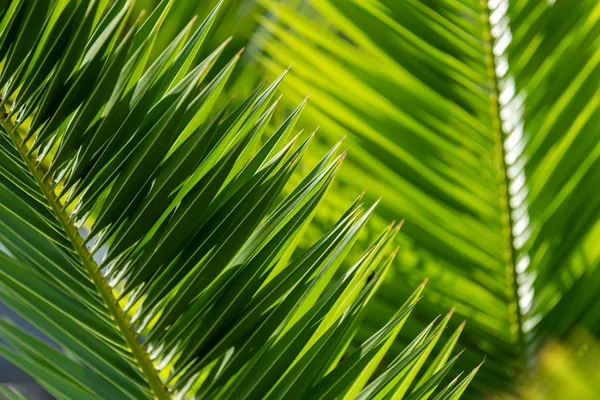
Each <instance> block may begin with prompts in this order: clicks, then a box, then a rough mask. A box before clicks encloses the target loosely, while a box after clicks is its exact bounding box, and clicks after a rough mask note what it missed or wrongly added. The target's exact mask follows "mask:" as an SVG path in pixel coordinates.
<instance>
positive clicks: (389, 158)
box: [136, 0, 600, 399]
mask: <svg viewBox="0 0 600 400" xmlns="http://www.w3.org/2000/svg"><path fill="white" fill-rule="evenodd" d="M155 3H157V1H156V0H138V1H137V2H136V7H137V8H138V9H140V10H141V9H144V8H145V9H151V8H152V7H153V6H154V4H155ZM216 3H217V1H216V0H210V1H209V0H207V1H201V2H198V1H193V0H189V1H186V0H177V1H176V2H175V5H174V8H173V12H171V14H170V15H169V17H168V19H167V21H166V22H165V24H164V27H163V31H162V32H161V34H160V35H159V42H158V43H157V45H156V48H155V51H157V52H158V51H160V49H161V48H163V47H164V46H165V45H166V44H167V43H169V41H170V40H171V39H172V38H173V37H174V36H175V34H176V32H178V31H179V30H180V29H181V28H182V27H183V26H184V25H185V23H186V22H187V21H188V20H189V18H190V16H191V15H198V16H199V17H201V18H202V17H204V16H205V15H206V14H207V13H208V12H209V10H211V9H212V7H213V6H214V5H215V4H216ZM223 5H224V8H223V11H222V12H221V14H220V15H219V19H218V20H217V21H216V23H215V29H214V30H213V31H212V33H211V36H210V38H209V40H210V42H211V43H210V45H208V46H206V47H205V48H208V49H210V48H214V47H216V46H217V45H218V44H220V43H222V42H223V41H224V40H226V39H227V38H228V37H230V36H232V37H233V39H232V41H231V43H230V44H229V45H228V47H227V50H226V51H225V53H226V54H224V56H223V57H221V60H223V62H225V61H226V60H228V59H230V58H231V56H233V54H235V53H236V52H238V50H239V49H240V48H245V49H246V50H245V52H244V54H243V56H242V57H241V60H240V65H239V66H238V68H237V69H236V71H235V72H234V74H233V75H232V79H230V80H229V83H228V87H227V90H226V91H227V95H226V96H222V98H221V101H223V102H225V101H228V100H229V99H231V98H233V100H232V102H234V103H235V102H236V99H242V98H243V97H244V95H246V94H248V92H249V91H250V89H251V88H253V87H255V85H256V83H257V82H259V81H262V80H264V79H267V78H268V77H269V76H270V77H274V76H277V75H278V74H279V73H280V72H281V71H282V70H283V69H285V68H286V67H288V66H289V65H290V64H293V67H292V68H291V71H290V73H289V74H288V76H287V77H286V79H285V80H284V83H283V85H282V89H281V93H282V95H283V99H282V102H283V104H284V105H286V106H287V107H288V108H287V110H290V109H291V108H292V107H293V106H294V105H296V104H297V103H298V102H299V101H300V100H302V99H303V98H305V97H306V96H307V95H308V94H310V95H311V97H310V100H309V106H308V107H307V109H306V111H305V113H304V116H303V119H302V120H301V122H300V123H299V125H300V126H301V127H303V128H305V132H306V133H307V134H308V133H309V132H311V131H313V130H314V129H315V128H316V127H317V126H319V127H320V128H319V133H318V134H317V138H318V140H317V145H315V146H314V147H313V148H312V151H313V153H312V154H314V158H313V157H310V155H309V157H306V159H305V160H304V161H303V163H304V164H306V168H308V167H309V166H310V165H314V163H315V161H316V157H317V155H320V154H323V153H324V152H325V150H326V149H328V148H330V147H331V146H332V144H333V143H335V142H336V141H338V140H339V139H340V138H341V137H343V136H344V135H347V138H346V142H345V147H346V148H348V149H349V155H348V158H347V161H346V162H345V166H344V168H343V169H342V171H341V174H340V176H339V178H338V179H337V182H336V183H335V184H334V186H333V187H332V189H331V190H330V192H329V195H328V196H325V201H324V204H323V205H322V206H321V207H320V209H319V211H318V214H317V216H316V218H315V220H316V223H315V224H312V225H311V227H310V230H309V231H307V232H306V234H305V235H304V236H303V238H302V243H301V246H300V248H302V245H303V244H308V243H312V242H314V240H315V238H317V237H319V236H320V235H321V233H322V232H319V227H321V226H327V225H330V224H331V223H332V221H334V220H336V219H337V218H338V217H339V216H340V214H341V213H342V212H343V210H344V209H345V208H346V207H347V206H348V205H349V204H350V203H351V201H352V200H353V198H354V197H355V194H356V193H357V191H358V192H360V191H362V190H363V189H366V190H367V192H366V196H367V198H368V200H375V199H377V198H379V197H382V198H383V200H382V202H381V204H380V206H379V207H378V209H377V216H376V221H374V223H372V224H371V225H370V228H371V229H372V232H373V233H372V234H371V235H365V237H364V238H363V240H364V242H365V243H366V242H368V241H370V240H372V239H373V237H372V235H374V234H375V232H378V231H380V230H381V229H382V228H383V226H384V225H387V223H388V221H389V220H393V219H396V220H398V219H406V222H405V224H404V227H403V228H402V230H401V234H400V236H399V238H398V243H399V245H400V249H401V250H400V253H399V255H398V257H397V260H396V262H395V266H394V269H393V271H391V273H390V274H389V279H388V280H387V282H386V283H385V285H384V286H383V287H382V288H381V289H380V291H379V293H378V298H377V299H376V301H374V302H373V303H372V305H371V306H370V310H369V313H368V316H367V318H366V320H365V322H364V324H363V326H362V327H361V329H360V332H359V334H358V335H357V339H358V340H363V339H364V338H366V337H367V335H370V334H371V333H372V332H373V331H374V329H375V328H376V327H378V326H381V325H382V323H383V321H386V320H387V319H388V318H389V316H390V315H391V314H392V313H393V312H394V311H395V310H396V309H397V307H398V306H399V305H400V303H401V302H402V300H403V299H405V298H406V297H407V296H408V295H409V294H410V292H411V291H412V289H413V288H414V287H415V286H416V285H418V283H419V282H421V281H422V280H423V279H424V278H429V281H430V283H429V285H428V294H427V296H426V298H425V299H424V300H423V301H422V303H421V304H420V305H419V307H418V308H417V309H416V310H415V318H413V319H412V320H411V321H410V323H411V324H412V325H410V326H408V325H407V326H406V327H405V329H403V331H402V335H405V336H403V338H404V339H408V338H410V337H413V336H414V335H415V334H416V333H417V332H419V331H420V330H421V329H422V328H423V327H424V326H425V324H426V323H428V322H429V321H430V320H431V318H432V317H435V316H436V315H438V314H439V313H440V312H441V311H442V310H444V309H447V308H448V307H456V313H457V314H458V315H460V316H461V317H462V318H463V319H465V320H467V321H468V323H467V326H466V328H465V331H464V333H463V335H462V337H461V346H462V347H463V348H465V349H466V351H465V354H464V355H463V357H461V360H460V362H459V363H458V364H457V367H456V368H457V369H465V368H468V366H472V365H473V364H475V363H478V362H479V360H481V358H482V357H483V355H487V357H488V358H487V360H488V361H487V362H486V365H485V367H484V368H483V369H482V371H481V372H480V374H479V375H478V378H477V379H476V380H475V381H474V382H473V384H472V385H471V387H472V389H471V390H472V391H473V392H472V395H473V396H474V397H475V398H481V397H482V393H485V394H486V395H487V396H488V397H490V396H502V397H504V396H507V395H510V394H511V393H512V394H514V393H516V392H517V390H519V388H521V387H531V388H532V389H526V390H525V391H524V392H522V393H527V396H529V397H526V398H531V399H538V398H546V397H543V396H544V393H546V395H547V393H548V392H544V390H546V389H544V390H538V389H539V387H541V386H539V385H538V386H536V384H530V386H527V385H528V383H527V382H529V380H528V379H529V378H527V377H531V376H534V377H537V378H535V379H537V380H535V382H538V383H539V382H552V381H556V382H558V381H560V382H563V381H564V382H572V383H573V382H575V381H573V380H571V378H573V376H577V377H579V378H573V379H581V377H580V374H581V373H583V375H581V376H585V374H586V373H587V372H590V371H586V368H583V369H582V368H581V365H584V364H581V365H575V369H572V368H571V367H573V365H572V364H573V363H576V364H577V361H574V360H576V357H572V356H571V355H572V353H574V354H576V353H577V350H573V346H571V347H569V346H570V345H565V346H567V347H561V346H562V345H547V343H548V341H549V340H555V339H561V338H565V337H568V335H569V334H570V333H571V331H572V330H573V329H574V327H576V326H578V325H583V326H585V327H586V329H587V331H588V332H590V335H591V336H593V335H597V334H598V333H599V332H600V325H599V322H600V321H599V319H600V313H598V312H597V311H595V310H597V309H598V306H600V304H599V303H600V296H598V295H597V293H598V291H599V290H600V269H598V268H597V266H598V263H599V262H600V246H599V245H598V243H600V224H599V218H598V215H599V213H600V191H599V190H598V189H597V188H598V182H600V163H599V161H598V158H599V156H600V147H599V146H600V144H599V143H600V140H598V138H599V136H598V129H597V126H598V124H597V122H598V118H599V117H600V112H599V111H598V106H599V105H600V93H599V89H598V85H597V82H598V79H599V78H600V68H599V63H600V39H599V38H600V35H598V33H599V32H600V23H599V19H600V3H598V2H597V1H596V0H580V1H572V0H556V1H540V0H522V1H510V2H509V1H505V0H490V1H489V2H486V1H480V0H402V1H399V0H314V1H305V0H279V1H275V0H265V1H255V0H225V1H224V4H223ZM227 52H228V53H227ZM204 56H206V55H205V54H200V55H199V57H200V58H202V57H204ZM218 67H219V66H217V68H215V69H214V70H215V71H218V70H219V69H220V68H218ZM234 94H235V95H236V96H235V97H234ZM280 110H282V111H281V112H282V115H285V114H286V113H287V110H286V109H285V107H282V108H280ZM278 122H280V119H278V118H277V116H275V118H273V123H278ZM300 170H302V168H300ZM301 172H302V171H301ZM292 181H293V180H292ZM293 183H295V182H294V181H293ZM369 236H371V237H369ZM361 247H362V246H357V248H361ZM455 321H457V322H456V324H458V323H460V321H461V319H455ZM455 328H456V326H452V327H450V328H449V329H448V331H449V332H452V331H453V330H454V329H455ZM401 339H402V338H401ZM403 345H404V344H403V343H398V344H397V348H398V349H401V348H402V346H403ZM543 346H550V347H543ZM540 347H543V348H544V349H545V350H542V351H541V352H540V350H539V349H540ZM593 354H595V355H593V356H590V357H596V358H595V360H598V358H597V352H595V353H593ZM539 360H542V362H541V363H539V364H535V365H542V367H539V368H537V367H536V369H535V371H537V372H535V371H534V370H533V369H532V367H531V366H532V365H533V364H534V363H537V362H538V361H539ZM567 360H570V361H567ZM549 365H550V366H552V368H550V367H548V368H546V367H544V366H549ZM557 366H558V367H560V368H562V367H563V366H564V371H563V372H560V371H558V372H557V371H556V370H555V369H556V368H557ZM579 370H581V371H579ZM536 374H537V375H536ZM578 374H579V375H578ZM561 376H564V377H565V378H564V379H563V378H557V377H561ZM540 377H542V378H540ZM538 378H539V379H538ZM531 379H533V378H531ZM585 379H587V378H585ZM560 382H559V383H560ZM596 382H597V381H596ZM570 384H571V383H569V385H570ZM531 385H533V386H531ZM543 385H546V383H544V384H543ZM543 385H542V386H543ZM548 385H550V386H547V387H552V386H551V385H552V384H548ZM573 385H575V383H573ZM536 387H537V388H536ZM592 388H593V386H590V387H588V388H587V389H589V390H592V392H590V393H598V392H597V391H593V390H597V388H595V389H592ZM501 393H504V394H501ZM506 393H508V394H506ZM551 398H555V397H551ZM561 398H567V397H561ZM571 398H573V397H571ZM577 398H586V397H577Z"/></svg>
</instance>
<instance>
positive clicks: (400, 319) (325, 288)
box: [0, 0, 471, 399]
mask: <svg viewBox="0 0 600 400" xmlns="http://www.w3.org/2000/svg"><path fill="white" fill-rule="evenodd" d="M172 3H173V1H172V0H164V1H162V2H161V3H160V4H159V6H158V7H157V8H156V9H155V11H154V12H153V13H151V14H150V15H148V16H147V18H143V17H140V18H138V19H137V20H135V21H134V22H133V23H131V21H132V20H131V18H130V12H131V9H132V8H131V2H130V1H125V0H123V1H116V2H111V3H110V5H109V4H108V2H100V1H79V0H73V1H56V2H46V1H37V0H23V1H13V2H11V3H10V4H9V5H8V7H7V8H6V9H4V12H3V20H2V23H1V25H0V26H1V27H2V30H1V31H0V32H1V33H0V47H1V48H2V50H3V51H2V52H1V53H0V54H2V57H3V58H2V72H1V74H0V87H2V88H3V100H2V102H3V106H4V107H6V110H7V111H6V115H4V116H3V118H2V128H0V151H1V153H2V157H0V199H1V200H2V201H1V202H0V217H1V222H2V223H1V224H0V243H2V249H3V250H2V251H1V252H0V301H2V303H4V304H6V305H8V306H9V307H11V308H12V309H13V310H15V311H16V312H17V313H19V314H20V315H22V316H23V317H24V318H25V319H27V320H28V321H29V322H31V324H32V325H34V326H35V327H37V328H38V329H39V330H40V331H41V332H43V333H44V334H45V335H47V336H48V338H50V339H51V340H52V341H53V342H54V343H56V344H57V345H58V347H59V348H58V349H55V348H53V347H52V346H49V345H48V344H46V343H44V342H42V341H40V340H39V339H37V338H35V337H34V336H32V335H30V334H28V333H26V332H25V331H23V330H22V329H21V328H19V327H18V326H16V325H14V324H13V323H11V322H10V321H7V320H2V321H0V337H2V339H3V343H2V344H0V355H1V356H2V357H4V358H6V359H7V360H9V361H10V362H12V363H14V364H15V365H16V366H18V367H19V368H21V369H22V370H24V371H25V372H27V373H28V374H30V375H31V376H33V377H34V378H35V379H36V380H38V381H39V382H40V383H41V384H42V385H43V386H44V387H45V388H46V389H47V390H48V391H49V392H50V393H51V394H52V395H54V396H55V397H57V398H66V399H87V398H107V399H116V398H118V399H121V398H129V399H143V398H157V399H168V398H171V397H172V396H181V397H186V396H187V397H192V396H197V397H202V398H240V397H242V396H243V397H244V398H284V397H285V398H290V397H304V396H307V395H308V394H309V393H310V392H311V391H314V392H315V393H316V392H318V391H321V390H326V391H328V390H329V389H330V388H331V390H334V391H335V393H338V394H339V395H340V396H346V397H352V396H354V395H355V394H358V396H361V397H363V398H373V397H378V398H379V397H384V396H388V397H391V396H394V397H400V396H403V395H409V394H410V393H411V392H414V393H420V392H419V390H421V391H422V392H424V393H425V394H426V395H424V396H423V398H425V397H427V396H429V395H430V394H431V392H432V391H433V390H435V389H436V388H437V387H438V385H442V386H440V390H441V393H442V394H443V393H444V390H446V389H447V390H446V392H447V394H448V396H450V397H448V398H455V397H457V396H458V395H459V392H460V391H461V390H462V389H461V388H463V387H464V386H466V385H467V384H468V383H469V381H470V378H469V377H470V376H471V375H469V377H467V378H466V379H465V380H463V381H461V383H457V384H456V387H455V388H453V389H451V388H450V387H448V388H445V387H444V386H443V381H442V380H441V378H440V375H441V374H442V372H441V371H445V372H447V368H445V366H446V365H447V362H448V359H449V356H450V353H452V350H453V348H454V346H455V344H456V340H455V338H453V339H452V340H450V341H449V342H447V344H446V346H445V347H444V349H443V351H442V353H441V354H440V356H439V357H437V358H436V359H435V360H434V363H433V364H432V367H430V368H434V370H427V371H426V372H425V373H424V374H423V375H422V377H421V379H420V380H417V379H416V378H417V377H418V373H419V371H420V369H421V368H422V367H423V366H424V364H425V361H426V360H427V359H428V358H429V355H430V354H431V353H432V350H433V348H434V346H435V344H436V342H438V341H439V340H440V337H441V334H442V332H443V330H444V327H445V326H446V324H447V323H448V319H449V317H450V316H449V315H448V316H447V317H446V318H444V319H443V320H442V321H441V322H440V323H437V324H436V323H432V324H431V325H429V326H428V327H427V328H426V329H425V330H423V331H422V332H421V333H419V334H418V335H416V338H415V339H414V341H413V342H412V344H411V345H410V346H408V347H407V348H406V349H405V351H404V352H403V353H402V354H400V356H398V357H397V358H396V360H395V361H394V362H393V363H392V364H391V365H390V367H389V368H388V369H384V370H383V371H377V369H376V367H377V366H378V364H379V362H380V361H381V359H382V357H383V356H384V355H385V354H386V351H387V350H388V348H389V347H390V345H391V344H392V342H394V340H395V338H396V336H397V335H398V333H399V331H400V328H401V327H402V325H403V324H404V323H405V321H406V319H407V318H408V317H409V314H410V313H411V311H412V309H413V307H414V306H415V304H416V302H417V301H418V299H419V297H420V294H421V291H422V290H423V287H424V285H421V286H419V287H418V289H417V291H416V292H414V293H413V294H412V295H411V296H406V297H408V298H409V299H408V300H407V301H406V303H405V304H404V305H403V306H401V307H398V309H397V310H396V312H395V313H394V315H393V317H392V318H391V319H390V320H389V321H388V322H387V323H386V324H382V327H380V329H379V330H378V331H377V332H376V333H375V334H374V335H373V336H371V337H370V338H369V339H368V340H365V341H364V342H363V343H362V345H361V346H360V347H359V348H358V349H355V350H353V351H352V350H348V349H349V344H350V342H351V341H352V338H353V337H354V336H355V335H356V332H357V330H358V327H359V325H360V321H361V320H362V318H363V317H364V315H365V307H366V306H367V304H368V303H369V301H370V300H371V299H372V298H373V296H374V293H375V292H376V291H377V289H378V288H379V286H380V285H381V284H382V282H383V281H384V278H385V276H386V274H387V272H388V270H389V268H390V265H391V263H392V261H393V259H394V256H395V255H396V252H397V250H391V249H392V248H393V246H394V244H393V241H394V239H395V237H396V235H397V233H398V231H399V228H400V225H398V224H394V223H392V224H390V225H389V226H388V227H387V228H385V229H383V230H382V231H381V233H380V234H379V236H378V237H377V238H376V239H375V240H373V242H372V244H371V246H370V247H369V249H368V250H367V251H366V252H364V253H363V254H362V256H360V257H358V258H357V259H354V260H352V259H351V257H350V256H349V252H350V250H351V249H352V248H353V245H354V244H355V242H356V241H357V240H358V237H359V235H360V234H361V232H362V230H363V228H364V226H365V225H366V224H367V222H368V220H369V218H370V217H371V215H372V214H373V212H374V209H375V204H374V205H372V206H370V207H369V208H365V206H364V204H363V201H362V196H361V197H359V198H358V199H356V200H355V201H354V202H353V203H352V204H351V205H350V207H348V208H347V209H346V210H345V211H344V212H343V215H342V216H341V217H340V219H339V220H338V221H337V222H336V223H335V224H334V225H333V227H331V228H330V229H329V230H328V231H327V232H326V233H325V234H324V235H323V236H322V237H321V238H320V239H319V240H318V241H316V242H315V243H313V244H312V245H311V246H310V247H309V248H308V249H306V250H304V251H300V250H298V251H296V245H297V243H298V241H297V236H298V235H299V234H301V232H303V231H304V229H305V228H306V227H307V226H308V224H310V222H311V219H312V217H313V216H314V214H315V212H316V207H317V206H318V205H319V204H320V202H321V200H322V199H323V197H324V196H325V195H326V193H327V191H328V188H329V187H330V186H331V183H332V180H333V178H334V176H335V175H336V174H337V172H338V170H339V168H340V165H341V163H342V160H343V159H344V158H345V152H341V153H340V147H341V142H338V143H337V144H335V145H334V146H333V147H332V148H331V149H330V150H329V151H328V152H327V153H326V154H325V156H323V157H322V158H321V159H320V161H318V162H317V163H316V165H315V166H314V167H313V168H312V169H311V170H310V171H308V173H307V174H305V176H304V178H302V179H301V180H299V182H298V184H297V185H295V187H294V188H293V189H292V190H290V191H284V188H285V187H286V185H287V184H288V182H289V181H290V177H291V176H292V174H293V173H294V171H295V170H296V168H297V166H298V164H299V163H300V160H301V159H302V157H303V156H304V154H305V153H306V151H307V148H308V146H309V144H310V143H311V142H312V139H313V136H314V135H309V136H308V137H304V136H301V135H300V134H294V127H295V124H296V122H297V120H298V118H299V117H300V114H301V112H302V110H303V109H304V107H305V102H302V103H301V104H300V105H299V106H298V107H297V108H296V110H295V111H293V112H292V113H291V114H290V116H289V118H287V119H286V120H285V121H284V122H283V123H282V124H281V125H280V126H279V127H278V128H277V129H276V130H275V131H274V133H271V134H266V133H265V132H266V131H267V128H268V126H269V121H270V119H271V117H272V114H273V112H274V109H275V106H276V105H277V103H278V100H275V101H273V98H274V96H275V94H276V92H277V90H278V88H279V86H280V84H281V82H282V79H283V77H284V75H286V72H284V73H283V74H282V75H281V76H280V77H279V78H277V79H276V80H275V81H274V82H273V83H271V84H270V85H263V87H259V88H257V89H256V90H255V91H254V92H253V93H252V94H251V95H250V96H249V97H248V98H246V99H245V100H243V101H242V102H241V103H240V104H239V105H238V106H237V107H235V108H233V109H230V107H226V108H224V109H215V104H217V99H218V97H219V96H220V93H221V92H222V89H223V87H224V85H225V84H226V82H227V81H228V78H229V77H230V75H231V72H232V70H233V69H234V67H235V65H236V63H237V61H238V59H239V53H238V54H236V55H235V56H234V57H233V58H232V59H231V60H230V61H229V63H227V64H226V65H225V66H224V67H223V68H222V69H221V70H219V71H218V72H217V73H216V74H214V75H212V78H209V76H210V75H209V71H210V70H211V67H213V66H214V65H215V62H216V60H217V59H218V57H219V55H220V54H221V53H222V51H223V48H224V46H225V45H226V44H227V43H224V44H223V45H222V46H220V47H218V48H217V49H216V50H214V51H213V52H212V53H211V54H210V55H209V56H208V57H206V58H205V59H203V60H202V61H200V62H199V63H195V62H194V58H195V57H196V55H197V54H199V52H200V49H201V47H202V43H203V40H204V39H205V38H206V35H207V31H208V30H209V29H210V27H211V25H212V24H213V23H214V21H215V16H216V14H217V11H218V8H217V9H215V10H214V11H213V12H212V13H211V14H210V15H209V16H208V18H207V19H206V20H205V21H204V22H202V23H201V24H199V26H198V27H194V23H193V22H192V23H190V24H189V25H187V26H186V27H185V28H184V30H183V31H182V32H181V33H180V34H179V35H178V36H177V37H176V38H175V39H173V41H172V42H171V43H170V44H169V45H168V46H167V47H166V48H165V49H164V51H162V52H161V53H160V55H158V57H156V58H152V57H150V56H149V55H150V54H151V52H152V48H153V43H154V41H155V39H156V35H157V32H159V27H160V24H161V23H162V21H164V19H165V16H166V13H168V12H169V9H170V8H171V5H172ZM346 259H348V261H350V262H352V267H351V268H349V269H348V270H343V268H342V263H343V262H344V260H346ZM415 286H416V285H415ZM453 360H454V359H453ZM452 362H454V361H451V363H452ZM433 365H435V367H433ZM445 372H444V373H445ZM334 377H335V379H334ZM338 377H339V379H338ZM369 382H371V383H369ZM7 393H8V392H7ZM419 396H421V395H419ZM413 397H414V396H413Z"/></svg>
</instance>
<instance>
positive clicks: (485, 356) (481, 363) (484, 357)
mask: <svg viewBox="0 0 600 400" xmlns="http://www.w3.org/2000/svg"><path fill="white" fill-rule="evenodd" d="M486 358H487V354H485V355H484V356H483V360H482V361H481V362H480V363H479V365H478V366H477V367H476V368H475V369H476V370H478V369H479V368H481V366H482V365H483V363H484V362H485V360H486Z"/></svg>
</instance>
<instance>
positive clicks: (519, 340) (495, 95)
mask: <svg viewBox="0 0 600 400" xmlns="http://www.w3.org/2000/svg"><path fill="white" fill-rule="evenodd" d="M480 6H481V23H482V25H483V27H484V28H483V42H484V48H485V63H486V69H487V84H488V87H489V99H490V110H489V111H490V118H491V121H492V130H493V133H494V146H495V162H496V170H497V178H498V189H499V192H500V210H501V213H502V216H501V219H502V220H501V223H502V234H503V239H504V249H503V254H504V264H505V277H506V282H507V285H508V288H509V289H508V293H507V297H508V302H509V318H510V328H511V334H512V336H513V340H514V341H515V343H516V344H517V345H518V346H519V350H520V354H521V355H523V354H524V351H525V338H524V332H523V320H522V318H523V315H522V310H521V307H520V305H519V292H518V288H519V284H518V282H517V271H516V265H517V260H518V254H517V249H515V247H514V239H515V237H514V235H513V226H514V221H513V218H512V207H511V205H510V192H509V189H508V188H509V185H510V178H509V176H508V173H507V171H508V165H507V163H506V154H505V148H504V141H505V133H504V131H503V129H502V119H501V116H500V103H499V90H498V77H497V76H496V62H495V56H494V51H493V46H494V40H493V38H492V34H491V32H492V26H491V22H490V10H489V8H488V5H487V0H480Z"/></svg>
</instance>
